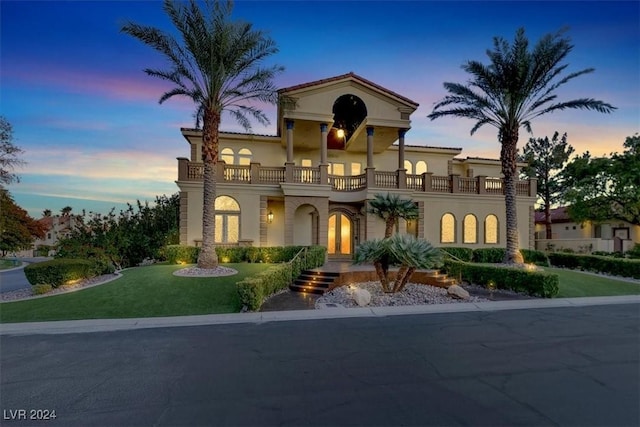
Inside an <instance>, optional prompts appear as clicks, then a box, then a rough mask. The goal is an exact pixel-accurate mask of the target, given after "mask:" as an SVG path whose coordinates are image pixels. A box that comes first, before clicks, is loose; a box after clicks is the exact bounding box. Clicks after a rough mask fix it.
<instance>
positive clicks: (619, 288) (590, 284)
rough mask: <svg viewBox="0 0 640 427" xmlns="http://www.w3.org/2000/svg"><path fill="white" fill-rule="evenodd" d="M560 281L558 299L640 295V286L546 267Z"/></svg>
mask: <svg viewBox="0 0 640 427" xmlns="http://www.w3.org/2000/svg"><path fill="white" fill-rule="evenodd" d="M544 270H545V271H548V272H550V273H555V274H557V275H558V277H559V279H560V292H558V295H556V298H574V297H596V296H614V295H639V294H640V284H638V283H630V282H625V281H622V280H616V279H610V278H608V277H602V276H595V275H592V274H585V273H583V272H580V271H575V270H565V269H561V268H549V267H544Z"/></svg>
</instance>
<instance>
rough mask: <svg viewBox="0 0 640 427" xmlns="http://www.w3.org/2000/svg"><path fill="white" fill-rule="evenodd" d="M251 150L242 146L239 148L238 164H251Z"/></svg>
mask: <svg viewBox="0 0 640 427" xmlns="http://www.w3.org/2000/svg"><path fill="white" fill-rule="evenodd" d="M251 156H252V153H251V150H249V149H248V148H241V149H240V150H238V162H237V163H238V164H239V165H245V166H249V164H250V163H251Z"/></svg>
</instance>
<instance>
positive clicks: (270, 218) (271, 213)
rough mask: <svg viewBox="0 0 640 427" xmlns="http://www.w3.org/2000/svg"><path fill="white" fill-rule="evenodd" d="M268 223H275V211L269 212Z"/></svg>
mask: <svg viewBox="0 0 640 427" xmlns="http://www.w3.org/2000/svg"><path fill="white" fill-rule="evenodd" d="M267 222H268V223H269V224H271V223H272V222H273V211H269V213H268V214H267Z"/></svg>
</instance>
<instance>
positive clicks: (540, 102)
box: [428, 28, 615, 263]
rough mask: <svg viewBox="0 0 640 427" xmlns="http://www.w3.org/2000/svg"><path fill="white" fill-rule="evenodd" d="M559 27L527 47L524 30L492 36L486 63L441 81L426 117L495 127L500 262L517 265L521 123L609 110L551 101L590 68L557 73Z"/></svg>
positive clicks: (562, 55)
mask: <svg viewBox="0 0 640 427" xmlns="http://www.w3.org/2000/svg"><path fill="white" fill-rule="evenodd" d="M563 33H564V31H559V32H557V33H555V34H547V35H545V36H543V37H542V38H541V39H540V40H539V41H538V42H537V43H536V45H535V46H534V47H533V49H530V48H529V40H528V39H527V38H526V37H525V31H524V29H522V28H521V29H519V30H518V31H517V32H516V35H515V39H514V41H513V44H509V42H508V41H506V40H505V39H503V38H501V37H495V38H494V41H493V45H494V48H493V50H489V51H487V56H488V57H489V60H490V64H489V65H484V64H482V63H481V62H478V61H468V62H467V63H466V64H464V65H463V66H462V69H463V70H464V71H466V72H467V73H469V74H470V75H471V80H470V81H469V82H468V83H467V84H466V85H465V84H459V83H448V82H447V83H444V87H445V89H446V90H447V92H449V95H447V96H445V97H444V98H443V99H442V100H441V101H439V102H438V103H436V105H435V106H434V108H433V112H432V113H431V114H429V116H428V117H429V118H430V119H432V120H433V119H436V118H439V117H444V116H454V117H462V118H467V119H471V120H475V121H476V124H475V125H474V126H473V128H472V129H471V134H472V135H473V134H474V133H475V132H476V131H477V130H478V129H479V128H481V127H482V126H484V125H487V124H488V125H491V126H494V127H495V128H496V129H497V130H498V141H499V142H500V145H501V147H502V148H501V151H500V160H501V162H502V174H503V176H504V187H505V188H504V192H505V210H506V229H507V230H506V231H507V232H506V241H507V245H506V246H507V247H506V254H505V260H504V261H505V263H523V262H524V259H523V257H522V254H521V253H520V248H519V246H520V244H519V240H518V217H517V205H516V180H517V160H518V138H519V131H520V128H521V127H524V129H525V130H526V131H527V132H531V121H532V120H533V119H535V118H537V117H539V116H542V115H544V114H548V113H551V112H555V111H560V110H565V109H569V108H572V109H573V108H580V109H586V110H595V111H598V112H601V113H609V112H611V111H613V110H614V109H615V107H613V106H612V105H610V104H607V103H604V102H602V101H598V100H595V99H591V98H580V99H575V100H571V101H563V102H557V98H558V94H557V89H558V88H559V87H561V86H562V85H564V84H565V83H567V82H569V81H570V80H573V79H574V78H576V77H578V76H581V75H583V74H587V73H591V72H593V71H594V69H593V68H587V69H584V70H581V71H577V72H573V73H570V74H567V75H565V76H562V74H563V72H564V71H565V70H566V68H567V66H568V64H564V63H563V61H564V60H565V59H566V57H567V55H568V54H569V53H570V52H571V50H572V49H573V45H572V44H571V43H570V39H569V38H567V37H563Z"/></svg>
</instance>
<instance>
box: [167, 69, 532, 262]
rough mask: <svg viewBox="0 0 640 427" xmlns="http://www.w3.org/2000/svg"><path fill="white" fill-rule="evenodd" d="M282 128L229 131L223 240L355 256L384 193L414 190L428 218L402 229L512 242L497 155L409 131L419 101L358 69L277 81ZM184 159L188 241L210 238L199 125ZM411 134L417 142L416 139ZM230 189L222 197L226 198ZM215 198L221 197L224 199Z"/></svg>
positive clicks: (528, 188)
mask: <svg viewBox="0 0 640 427" xmlns="http://www.w3.org/2000/svg"><path fill="white" fill-rule="evenodd" d="M280 95H281V97H282V98H286V99H287V100H288V102H287V103H283V104H282V105H287V107H285V106H283V107H280V109H279V112H278V131H277V134H276V135H273V136H265V135H250V134H236V133H221V134H220V139H219V145H220V159H219V163H218V169H217V187H216V194H217V196H218V199H219V201H220V205H219V206H216V211H217V213H216V227H217V229H216V242H217V243H219V244H226V245H253V246H276V245H290V244H296V245H310V244H320V245H324V246H327V247H328V252H329V256H330V257H335V258H350V257H351V256H352V254H353V251H354V249H355V247H356V246H357V244H358V243H359V242H361V241H364V240H366V239H371V238H375V237H381V236H382V235H383V233H384V227H383V223H382V221H381V220H379V219H377V218H375V217H373V216H372V215H368V214H366V206H367V201H368V200H371V199H373V197H374V195H375V194H376V193H385V192H393V193H398V194H401V195H402V196H404V197H406V198H409V199H412V200H413V201H414V202H415V203H416V204H417V205H418V207H419V208H420V212H421V215H420V218H419V220H417V221H412V222H410V223H405V222H402V223H401V224H400V225H399V230H398V231H399V232H402V233H412V234H415V235H416V236H419V237H423V238H425V239H427V240H429V241H430V242H432V243H433V244H434V245H435V246H468V247H472V248H473V247H487V246H496V247H504V246H505V235H506V233H505V207H504V196H503V189H502V180H501V179H500V162H499V161H498V160H495V159H480V158H461V157H459V156H460V154H461V151H462V150H461V149H459V148H451V147H431V146H428V141H410V135H411V132H410V125H411V122H410V116H411V113H413V112H414V111H415V110H416V108H417V107H418V104H416V103H415V102H413V101H411V100H409V99H408V98H405V97H403V96H401V95H398V94H396V93H394V92H392V91H389V90H388V89H385V88H382V87H380V86H378V85H376V84H375V83H373V82H370V81H368V80H366V79H363V78H362V77H359V76H357V75H355V74H353V73H350V74H346V75H342V76H337V77H333V78H330V79H325V80H320V81H316V82H311V83H306V84H302V85H298V86H293V87H290V88H285V89H282V90H280ZM182 134H183V136H184V138H185V139H186V141H187V142H188V144H189V149H188V152H189V157H188V158H187V157H184V158H179V159H178V180H177V181H176V183H177V185H178V187H179V188H180V195H181V232H180V241H181V243H182V244H188V245H194V244H196V245H197V244H199V242H200V241H201V239H202V173H203V165H202V163H200V161H201V160H200V159H201V156H202V134H201V132H200V131H198V130H194V129H182ZM409 141H410V143H409ZM535 194H536V188H535V180H533V181H521V182H518V224H519V231H520V244H521V247H523V248H531V247H532V245H533V243H534V237H533V235H534V221H533V206H534V202H535ZM221 196H222V197H221ZM218 199H217V202H218Z"/></svg>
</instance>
